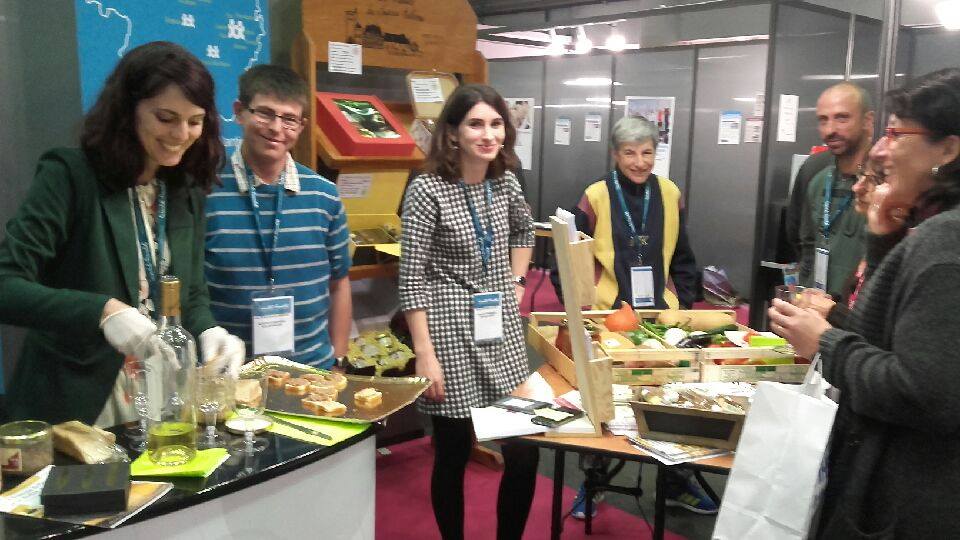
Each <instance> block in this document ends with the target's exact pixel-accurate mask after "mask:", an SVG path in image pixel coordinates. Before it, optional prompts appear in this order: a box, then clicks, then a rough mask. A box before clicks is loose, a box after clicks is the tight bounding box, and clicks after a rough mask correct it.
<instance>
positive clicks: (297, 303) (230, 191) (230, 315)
mask: <svg viewBox="0 0 960 540" xmlns="http://www.w3.org/2000/svg"><path fill="white" fill-rule="evenodd" d="M248 175H250V176H252V178H248ZM220 180H221V181H222V182H223V186H221V187H217V188H215V189H214V191H213V193H211V194H210V195H209V196H208V197H207V206H206V212H207V235H206V264H205V267H206V276H207V285H208V286H209V288H210V309H211V311H212V312H213V316H214V318H216V320H217V321H218V322H219V324H220V325H221V326H223V327H224V328H226V329H227V331H229V332H230V333H232V334H234V335H236V336H238V337H240V338H241V339H243V340H244V342H245V343H246V346H247V351H248V353H250V352H252V351H253V348H252V347H251V343H250V338H251V315H250V305H251V295H253V294H254V293H256V292H258V291H267V290H269V278H268V271H267V266H266V260H267V259H268V258H269V255H270V253H271V252H274V253H275V254H274V255H273V271H274V277H275V281H276V286H277V287H282V288H284V289H288V290H292V291H293V296H294V319H295V328H294V338H295V345H294V346H295V351H294V354H293V359H295V360H296V361H298V362H301V363H305V364H310V365H314V366H320V367H329V366H330V365H332V363H333V347H332V345H331V344H330V334H329V332H328V330H327V328H328V320H327V314H328V312H329V311H330V280H331V279H339V278H342V277H344V276H346V275H347V272H348V271H349V270H350V256H349V253H348V246H347V242H348V241H349V231H348V229H347V217H346V213H345V212H344V209H343V204H342V203H341V202H340V197H339V195H338V194H337V188H336V186H335V185H334V184H333V183H332V182H330V181H329V180H327V179H325V178H323V177H322V176H320V175H319V174H317V173H316V172H314V171H312V170H310V169H309V168H307V167H304V166H303V165H301V164H299V163H297V162H295V161H294V160H293V158H292V157H290V155H289V154H288V155H287V164H286V168H285V171H284V181H283V189H285V190H286V192H285V195H284V199H283V210H282V216H281V221H280V235H279V237H278V240H277V246H272V245H271V244H272V243H273V226H274V216H275V214H276V207H277V193H278V190H279V189H280V187H279V186H278V185H270V184H266V183H264V182H263V181H262V180H261V179H260V178H259V177H257V176H256V175H255V174H253V173H252V171H251V170H250V169H247V168H246V166H245V165H244V163H243V157H242V156H241V154H240V151H239V150H237V151H236V152H235V153H234V154H233V156H232V157H231V160H230V163H228V164H227V166H226V167H225V168H224V170H223V171H222V173H221V175H220ZM251 183H252V184H253V186H254V190H255V191H256V194H257V201H258V203H259V205H260V226H261V230H260V231H259V234H260V235H261V236H262V238H263V243H261V242H260V241H259V240H257V237H256V235H257V234H258V231H257V230H256V224H255V221H254V218H253V209H252V208H251V204H250V195H249V192H248V191H247V190H248V188H249V186H250V185H251ZM264 245H266V247H267V250H268V251H267V257H264V253H263V246H264Z"/></svg>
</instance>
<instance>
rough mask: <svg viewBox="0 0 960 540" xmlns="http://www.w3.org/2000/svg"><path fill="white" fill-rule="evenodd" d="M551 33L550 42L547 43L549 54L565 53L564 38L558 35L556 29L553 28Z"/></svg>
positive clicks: (558, 54)
mask: <svg viewBox="0 0 960 540" xmlns="http://www.w3.org/2000/svg"><path fill="white" fill-rule="evenodd" d="M549 34H550V44H549V45H547V54H549V55H550V56H560V55H561V54H563V53H565V52H566V47H564V46H563V40H562V39H561V38H560V36H558V35H557V31H556V29H554V28H551V29H550V32H549Z"/></svg>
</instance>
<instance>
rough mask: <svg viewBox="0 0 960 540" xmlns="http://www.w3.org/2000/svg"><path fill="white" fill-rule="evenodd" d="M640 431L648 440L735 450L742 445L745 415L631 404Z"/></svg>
mask: <svg viewBox="0 0 960 540" xmlns="http://www.w3.org/2000/svg"><path fill="white" fill-rule="evenodd" d="M630 405H631V406H632V407H633V414H634V416H635V417H636V419H637V431H638V432H639V434H640V436H641V437H643V438H644V439H653V440H657V441H669V442H676V443H683V444H695V445H699V446H709V447H712V448H726V449H728V450H734V449H736V448H737V443H738V442H740V433H741V431H742V430H743V421H744V419H745V418H746V415H744V414H734V413H727V412H714V411H702V410H699V409H687V408H684V407H673V406H670V405H654V404H652V403H643V402H640V401H631V402H630Z"/></svg>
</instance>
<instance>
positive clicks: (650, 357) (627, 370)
mask: <svg viewBox="0 0 960 540" xmlns="http://www.w3.org/2000/svg"><path fill="white" fill-rule="evenodd" d="M610 313H612V312H611V311H584V312H583V316H584V318H587V319H592V320H594V322H598V323H601V322H602V321H603V318H604V317H606V316H607V315H608V314H610ZM638 313H639V314H641V315H642V314H645V313H646V314H650V313H653V314H656V313H657V312H656V311H652V312H644V311H640V312H638ZM648 316H649V315H648ZM565 317H566V314H564V313H557V312H550V313H546V312H540V313H537V312H535V313H531V314H530V319H529V328H528V331H527V342H528V343H529V344H530V346H531V347H533V349H534V350H536V351H537V352H538V353H540V355H541V356H543V358H544V359H545V360H546V361H547V362H548V363H549V364H550V365H551V366H553V368H554V369H556V370H557V371H558V372H559V373H560V374H561V375H562V376H563V378H565V379H567V381H569V382H570V384H572V385H574V386H576V383H575V380H576V375H575V373H574V368H573V360H571V359H570V358H568V357H567V356H566V355H564V354H563V353H562V352H560V350H559V349H557V347H556V345H555V343H556V340H557V332H558V330H559V326H557V325H558V324H560V322H561V321H563V319H564V318H565ZM600 349H601V350H602V353H603V354H604V355H606V356H609V357H610V359H611V372H612V376H613V379H612V380H613V383H615V384H628V385H660V384H666V383H670V382H697V381H699V380H700V363H699V361H698V357H697V350H696V349H676V348H673V349H664V350H656V349H630V350H619V351H617V350H611V349H605V348H603V347H602V346H601V347H600ZM636 360H644V361H665V362H671V363H674V364H678V363H680V362H686V363H687V365H686V366H683V367H652V368H649V367H636V368H632V367H625V366H626V365H627V364H626V363H627V362H632V361H636Z"/></svg>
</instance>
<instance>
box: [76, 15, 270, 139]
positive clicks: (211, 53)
mask: <svg viewBox="0 0 960 540" xmlns="http://www.w3.org/2000/svg"><path fill="white" fill-rule="evenodd" d="M73 4H74V12H75V13H76V24H77V53H78V54H77V57H78V59H79V69H80V95H81V103H82V105H83V110H84V111H89V110H90V107H92V106H93V103H94V101H96V99H97V96H98V95H99V94H100V90H101V89H103V82H104V81H105V80H106V79H107V75H109V74H110V72H111V71H113V68H114V67H115V66H116V65H117V62H118V61H119V60H120V58H121V57H122V56H123V55H124V54H126V53H128V52H130V50H131V49H133V48H134V47H137V46H139V45H143V44H144V43H147V42H150V41H156V40H164V41H172V42H174V43H177V44H179V45H182V46H183V47H185V48H186V49H187V50H189V51H190V52H192V53H193V54H194V55H196V57H197V58H199V59H200V61H201V62H203V64H204V65H205V66H206V67H207V69H209V70H210V74H211V75H212V76H213V80H214V82H215V83H216V92H217V93H216V102H217V112H218V113H219V114H220V122H221V123H220V129H221V131H220V135H221V136H222V137H223V142H224V143H225V144H227V145H228V146H237V147H239V145H240V138H241V136H242V135H243V133H242V129H241V128H240V126H239V125H237V123H236V118H234V115H233V101H234V100H235V99H237V79H238V78H239V77H240V75H241V74H242V73H243V72H244V71H246V70H247V69H249V68H250V67H252V66H254V65H256V64H261V63H264V62H270V21H269V17H268V15H269V10H268V9H267V2H264V1H263V0H218V1H217V2H209V1H205V2H187V1H182V2H178V1H176V0H157V1H153V2H144V1H143V0H110V1H109V2H104V1H93V0H74V2H73ZM58 5H59V4H58Z"/></svg>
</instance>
